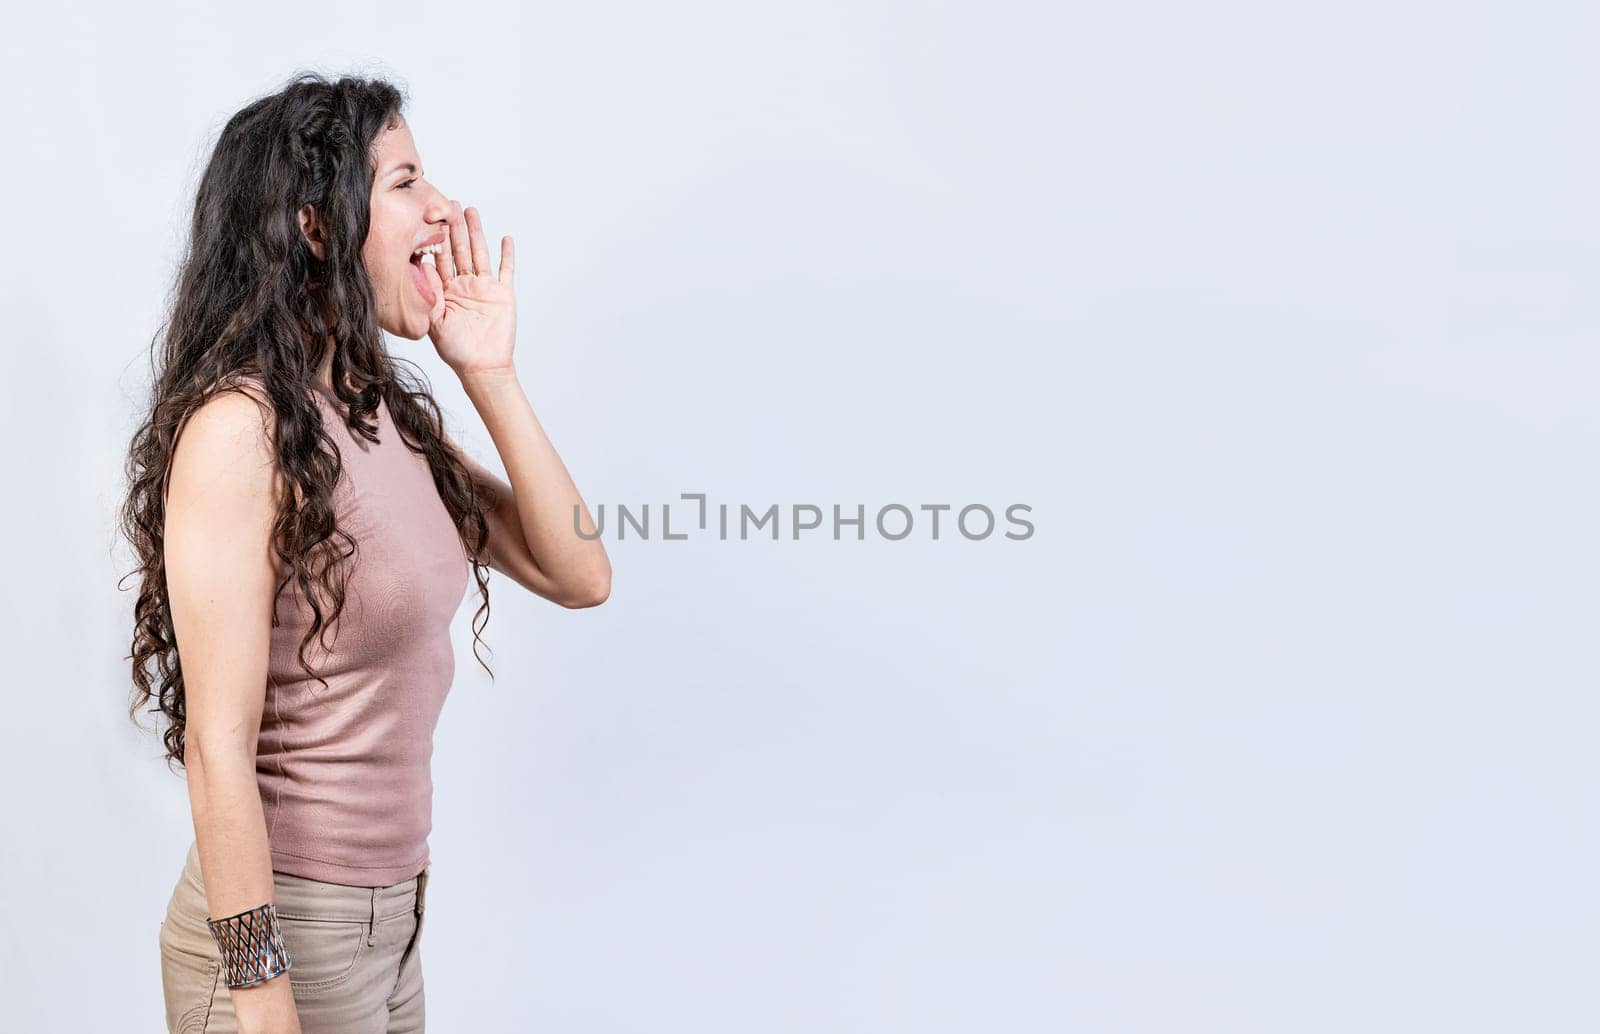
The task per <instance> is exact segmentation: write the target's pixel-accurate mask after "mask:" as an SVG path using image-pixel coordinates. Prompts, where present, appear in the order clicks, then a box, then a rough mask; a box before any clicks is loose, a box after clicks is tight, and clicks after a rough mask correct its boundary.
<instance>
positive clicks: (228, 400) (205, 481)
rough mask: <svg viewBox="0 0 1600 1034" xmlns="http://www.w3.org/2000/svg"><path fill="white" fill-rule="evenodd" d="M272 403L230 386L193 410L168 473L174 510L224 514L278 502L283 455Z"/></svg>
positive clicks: (245, 387) (254, 390) (253, 388)
mask: <svg viewBox="0 0 1600 1034" xmlns="http://www.w3.org/2000/svg"><path fill="white" fill-rule="evenodd" d="M273 426H274V424H273V418H272V406H271V402H270V401H269V400H268V399H267V397H266V394H265V392H263V391H261V390H260V388H259V386H257V385H253V384H250V383H248V382H243V383H235V384H229V385H225V386H223V387H220V388H218V389H217V390H216V391H214V392H213V393H212V394H211V395H209V396H207V397H206V398H205V399H204V400H203V401H202V402H200V403H199V404H198V405H196V406H195V407H194V409H192V410H191V411H190V412H189V414H188V415H187V416H186V417H185V418H184V420H183V422H182V424H181V425H180V426H179V428H178V432H177V440H176V441H175V443H174V445H173V454H172V461H171V467H170V468H169V470H168V475H167V477H168V480H167V493H168V501H169V505H185V504H196V503H199V502H201V501H202V500H204V501H206V503H207V504H208V506H219V507H222V508H223V509H227V508H229V507H230V506H231V507H237V506H240V505H242V504H249V503H252V502H254V503H258V504H259V503H264V502H268V501H270V500H271V499H272V498H273V489H274V484H275V482H276V480H277V478H276V470H277V450H276V448H275V446H274V443H273V437H274V435H273Z"/></svg>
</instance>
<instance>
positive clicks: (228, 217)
mask: <svg viewBox="0 0 1600 1034" xmlns="http://www.w3.org/2000/svg"><path fill="white" fill-rule="evenodd" d="M405 103H406V97H405V94H404V93H403V92H402V90H401V89H400V88H399V87H397V86H395V85H393V84H391V83H390V82H387V81H385V80H382V79H367V78H353V77H344V78H340V79H338V80H337V81H331V80H330V79H328V78H327V77H325V76H322V75H320V74H316V73H310V72H305V73H300V74H298V75H296V76H294V77H293V78H291V79H290V80H289V81H288V82H287V83H286V84H285V85H284V86H283V88H282V89H280V90H279V91H278V92H276V93H273V94H271V95H269V96H266V97H262V98H260V99H258V100H256V101H253V102H252V103H251V104H249V105H248V106H246V107H245V108H243V109H242V110H241V111H239V112H238V113H237V114H235V115H234V116H233V117H232V118H230V119H229V120H228V122H227V124H226V126H225V127H224V128H223V130H222V133H221V136H220V138H219V139H218V141H217V144H216V147H215V148H214V149H213V151H212V153H211V158H210V160H209V162H208V163H207V165H206V168H205V172H204V173H203V175H202V176H201V179H200V184H199V188H198V190H197V191H196V195H195V202H194V214H193V218H192V220H191V222H190V227H189V241H188V250H187V253H186V254H185V256H184V258H183V261H182V264H181V267H180V269H179V272H178V275H177V279H176V283H175V287H174V290H173V292H172V293H171V295H169V305H170V308H169V314H168V316H167V318H166V319H165V321H164V322H163V325H162V327H161V329H160V330H158V331H157V333H156V336H155V338H154V340H153V341H152V342H151V349H150V351H151V370H152V377H151V381H152V383H151V390H150V405H149V410H148V415H147V416H145V418H144V420H143V422H142V423H141V425H140V426H139V428H138V429H137V431H135V433H134V435H133V440H132V444H131V446H130V448H129V454H128V460H127V468H126V473H127V478H128V493H127V496H126V499H125V501H124V502H123V505H122V507H121V511H120V520H119V526H120V530H121V532H122V534H123V535H124V536H126V537H127V539H128V541H129V542H130V543H131V544H132V546H133V549H134V551H135V554H136V557H137V559H138V567H137V568H136V569H135V570H133V571H130V572H129V573H128V574H127V575H124V576H123V579H122V581H126V580H127V578H129V577H132V576H134V575H138V576H139V578H140V581H141V584H140V589H139V595H138V599H137V601H136V602H135V604H134V615H133V619H134V631H133V643H132V653H131V654H129V655H128V659H129V660H131V661H132V662H133V685H134V690H133V695H132V699H131V702H130V704H129V708H128V716H129V718H130V719H132V720H133V721H134V724H135V725H139V724H140V723H139V721H138V719H137V718H136V717H135V714H136V713H137V712H138V711H139V709H140V708H142V707H144V706H145V705H146V704H147V703H149V702H151V701H154V706H152V707H150V708H149V710H148V713H150V714H161V715H165V716H166V728H165V730H164V732H163V733H162V739H163V742H164V744H165V748H166V760H167V763H168V765H169V766H170V765H171V764H172V763H173V762H177V763H178V764H180V765H181V764H183V762H184V729H185V725H186V718H185V704H184V680H183V666H182V664H181V662H180V658H179V656H178V649H177V640H176V636H175V635H174V632H173V623H172V610H171V604H170V600H169V598H168V595H167V578H166V568H165V564H164V561H163V558H162V555H163V538H164V534H163V528H164V525H165V522H166V498H165V491H164V489H165V484H166V478H167V472H168V471H169V470H170V468H171V466H172V458H173V453H174V450H175V446H176V442H177V435H178V432H179V430H180V429H181V426H182V422H183V420H184V419H185V417H187V416H188V415H189V414H190V413H191V412H192V411H193V410H194V409H195V408H196V407H197V406H199V405H200V404H201V403H202V402H204V401H205V400H206V399H208V398H210V397H211V396H212V395H213V394H215V393H216V392H218V391H221V390H233V387H232V386H230V384H229V382H230V381H233V382H236V381H237V380H238V377H239V375H241V374H244V375H249V376H251V377H252V378H254V379H256V380H257V381H258V382H259V384H260V385H261V387H262V388H264V389H265V393H266V395H267V396H268V398H269V400H270V407H268V408H269V409H270V411H271V412H272V414H273V418H274V420H275V434H274V447H275V451H276V454H277V462H278V467H279V471H280V473H281V476H282V478H283V480H284V482H286V483H287V485H288V487H289V489H290V491H288V492H286V493H284V496H283V502H282V504H281V505H280V508H279V510H278V512H277V515H276V518H275V520H274V523H273V530H272V550H273V553H274V554H275V555H276V556H277V558H278V560H279V566H280V570H285V569H286V570H287V574H285V575H284V577H283V579H282V580H281V581H280V582H279V583H278V586H277V594H278V595H281V594H282V592H283V590H284V588H285V587H286V586H287V585H288V584H289V582H290V581H291V580H293V581H294V582H295V584H296V585H297V586H298V587H299V589H300V591H301V592H302V593H303V594H304V596H305V598H306V600H307V601H308V602H309V605H310V609H311V612H312V620H311V625H310V628H309V629H308V630H307V632H306V633H305V635H304V637H303V638H302V640H301V642H300V645H299V651H298V657H299V660H300V664H301V666H302V667H303V668H304V669H305V671H306V673H307V675H309V676H312V677H315V678H316V679H317V680H318V681H320V682H322V684H323V685H324V686H326V684H327V680H326V679H323V678H322V677H321V676H320V675H318V674H317V673H316V672H314V671H313V670H312V667H311V665H310V663H308V661H307V660H306V649H307V647H308V646H309V645H310V644H311V642H312V641H313V640H315V639H316V638H317V636H318V635H320V634H322V632H323V630H324V629H325V628H327V627H331V626H333V625H334V624H335V623H336V622H337V621H338V619H339V616H340V614H341V613H342V611H343V609H344V603H345V591H346V583H347V581H348V574H349V571H348V567H347V565H346V564H344V563H343V561H344V560H345V559H346V558H348V557H349V556H351V555H353V553H354V542H353V540H352V539H351V538H350V536H349V535H347V534H346V533H345V532H343V531H342V530H341V529H340V528H339V527H338V526H337V522H336V521H335V519H334V516H335V515H334V505H333V501H332V500H333V491H334V486H335V484H336V483H337V482H338V479H339V475H340V471H341V462H340V458H339V451H338V449H337V447H336V446H335V444H334V441H333V439H332V438H331V437H330V436H329V435H328V434H327V432H326V431H325V430H324V428H323V419H322V414H321V411H320V410H319V409H318V407H317V404H316V402H315V401H314V400H313V399H312V397H311V394H310V393H311V392H312V391H314V390H316V389H315V388H313V387H312V385H313V382H314V379H315V377H316V373H317V371H318V370H319V369H320V368H321V365H322V362H323V360H324V359H325V358H326V356H327V349H328V348H329V347H332V349H333V357H332V370H333V389H334V394H335V396H336V397H337V399H338V401H340V402H342V403H343V404H344V406H343V409H344V412H345V413H346V414H347V415H346V422H347V424H348V426H349V428H350V429H351V430H352V431H354V432H356V433H358V434H360V435H361V436H362V437H363V438H366V439H367V440H368V441H374V442H375V441H377V434H376V430H375V428H376V425H375V423H374V424H370V425H369V423H368V418H369V417H371V416H372V415H373V414H375V413H376V412H377V407H378V401H379V399H380V398H381V399H382V400H383V402H384V403H385V404H386V405H387V407H388V410H389V413H390V415H391V416H392V417H393V419H394V423H395V427H396V428H397V429H398V430H399V431H400V432H401V438H402V440H404V441H405V442H406V444H407V447H408V448H410V449H412V450H413V451H414V452H418V453H420V454H421V455H423V456H424V457H426V459H427V461H428V467H429V469H430V470H431V471H432V474H433V481H434V484H435V485H436V486H437V488H438V490H439V497H440V498H441V499H442V500H443V501H444V505H445V507H446V509H447V510H448V511H449V513H450V516H451V518H452V520H453V521H454V522H455V525H456V528H457V531H458V532H459V533H460V535H461V539H462V543H463V546H464V547H465V551H466V553H467V555H468V558H469V560H470V562H471V565H472V570H473V574H474V577H475V579H476V582H477V586H478V593H479V597H480V599H481V600H482V603H481V604H480V606H479V607H478V610H477V613H476V614H474V615H473V621H472V632H473V655H474V656H475V657H477V659H478V663H479V664H480V665H482V666H483V668H484V670H485V671H489V667H488V665H487V664H484V661H483V658H482V657H478V654H477V647H478V643H479V642H480V641H481V635H480V633H481V631H482V629H483V627H484V626H485V625H486V624H487V622H488V614H489V586H488V563H487V557H488V541H489V527H488V523H487V521H486V520H485V517H484V510H483V507H484V501H483V497H482V495H481V493H480V490H479V488H478V486H477V485H476V484H475V483H474V482H473V479H472V476H471V473H470V471H469V470H468V468H467V466H466V464H465V463H464V461H463V458H462V456H461V455H459V454H458V453H457V451H456V450H455V448H454V447H453V446H452V445H451V443H450V442H449V441H448V440H447V439H446V437H445V434H444V423H443V417H442V414H441V413H440V410H439V406H438V404H437V403H436V402H435V401H434V399H433V396H432V394H431V392H430V391H429V388H428V384H427V381H426V378H425V377H423V375H422V374H421V372H420V370H416V369H415V367H412V369H411V370H410V371H407V372H406V373H405V374H404V375H403V374H402V369H403V366H405V367H410V366H411V364H410V363H407V362H406V361H404V360H400V359H396V358H395V357H393V356H391V355H390V354H389V352H388V350H387V348H386V347H385V345H384V341H383V334H382V331H381V329H380V328H379V326H378V321H377V311H376V305H375V303H374V301H373V293H372V283H371V280H370V279H369V277H368V275H367V270H366V267H365V264H364V263H363V262H362V258H361V248H362V243H363V242H364V241H365V240H366V237H367V230H368V227H369V224H370V211H369V204H370V198H371V191H372V181H373V176H374V168H373V155H372V147H373V143H374V141H375V140H376V139H377V137H378V135H379V133H380V132H381V131H382V130H383V129H385V128H386V127H390V126H393V125H395V124H396V123H397V122H398V120H399V119H400V118H401V116H402V112H403V110H404V107H405ZM307 204H310V205H311V206H312V207H313V209H314V210H315V211H316V213H317V214H318V216H319V218H320V221H321V225H322V229H323V232H324V249H325V250H324V257H323V259H322V260H318V259H317V258H316V256H315V255H313V254H312V251H311V249H310V246H309V245H308V243H307V241H306V239H305V237H304V235H303V234H302V232H301V229H300V223H299V216H298V213H299V211H300V209H301V208H302V207H303V206H305V205H307ZM347 382H349V383H347ZM352 385H353V386H352ZM120 585H121V582H119V587H120ZM276 599H277V596H276V595H275V596H274V615H273V625H274V626H276V625H277V624H278V623H279V622H278V618H277V614H276ZM489 674H490V677H491V678H492V677H493V674H494V673H493V672H492V671H489Z"/></svg>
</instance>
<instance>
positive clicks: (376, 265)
mask: <svg viewBox="0 0 1600 1034" xmlns="http://www.w3.org/2000/svg"><path fill="white" fill-rule="evenodd" d="M373 154H374V156H375V159H376V160H375V163H374V166H375V168H376V170H377V171H376V173H375V174H374V177H373V180H372V209H371V220H372V224H371V227H370V228H369V229H368V231H367V240H366V243H365V244H363V245H362V248H361V259H362V261H363V262H364V263H365V264H366V267H367V276H368V278H369V279H371V281H372V293H373V300H374V302H376V304H377V307H378V325H379V326H380V327H382V328H383V329H384V330H387V331H388V332H389V333H391V334H393V335H395V336H396V337H403V338H408V339H410V340H412V341H416V340H418V339H420V338H422V337H423V336H424V335H426V334H427V333H428V324H429V322H430V321H431V319H432V318H433V317H435V316H437V315H439V314H440V313H442V312H443V310H444V292H443V290H442V288H441V287H440V284H439V278H438V275H437V274H436V273H435V272H434V271H433V270H432V269H431V268H428V269H424V268H423V267H422V265H421V264H420V263H419V262H413V261H412V258H413V256H414V254H415V253H416V250H417V249H418V248H420V247H422V246H423V245H425V244H440V243H443V242H445V240H446V236H445V230H446V227H447V225H448V222H447V220H448V219H449V217H450V213H451V210H452V206H453V205H454V202H452V201H450V200H449V199H447V198H446V197H445V196H444V195H443V194H441V193H440V192H439V190H438V189H437V188H435V187H434V185H433V184H431V183H429V182H428V181H427V180H426V179H424V178H423V175H422V159H421V158H419V157H417V148H416V144H415V143H414V142H413V141H412V139H411V128H410V127H409V126H407V125H406V123H405V121H404V120H403V119H402V120H401V121H400V122H398V123H397V124H396V125H395V127H394V128H392V129H385V130H383V131H382V132H381V133H380V134H379V135H378V139H377V140H376V141H374V143H373Z"/></svg>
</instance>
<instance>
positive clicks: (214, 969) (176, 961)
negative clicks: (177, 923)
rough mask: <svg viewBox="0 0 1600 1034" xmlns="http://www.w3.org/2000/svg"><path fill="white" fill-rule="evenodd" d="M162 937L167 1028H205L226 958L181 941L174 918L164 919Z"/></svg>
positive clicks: (179, 1033) (189, 1031)
mask: <svg viewBox="0 0 1600 1034" xmlns="http://www.w3.org/2000/svg"><path fill="white" fill-rule="evenodd" d="M159 940H160V946H161V995H162V998H163V1000H164V1001H165V1004H166V1016H167V1030H168V1031H170V1032H172V1034H194V1032H197V1031H203V1030H205V1025H206V1019H207V1018H208V1017H209V1016H210V1015H211V1003H212V1001H213V1000H214V999H215V997H216V993H217V981H218V980H219V979H220V977H221V973H222V961H221V960H220V959H217V958H208V957H206V956H204V955H200V954H197V953H196V952H195V951H193V950H192V949H191V948H189V947H186V946H185V945H184V944H182V943H180V941H179V938H178V937H177V936H175V931H174V927H173V923H172V921H171V920H170V919H168V920H164V921H163V922H162V924H161V935H160V939H159Z"/></svg>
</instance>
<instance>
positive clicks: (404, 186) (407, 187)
mask: <svg viewBox="0 0 1600 1034" xmlns="http://www.w3.org/2000/svg"><path fill="white" fill-rule="evenodd" d="M415 182H417V181H416V180H415V179H409V180H406V181H405V182H404V183H401V184H400V185H399V189H400V190H410V189H411V184H413V183H415Z"/></svg>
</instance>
